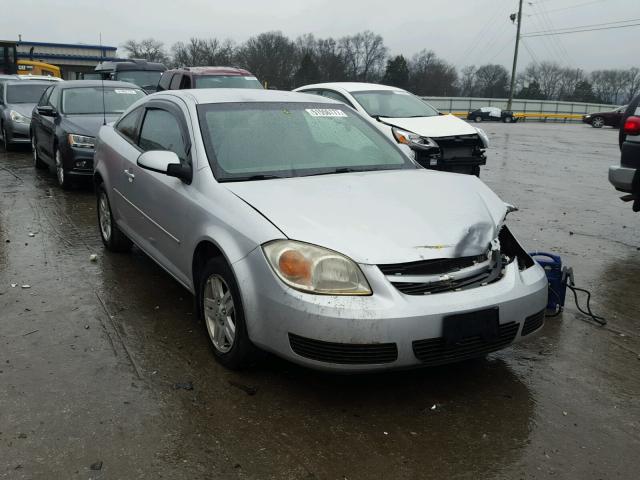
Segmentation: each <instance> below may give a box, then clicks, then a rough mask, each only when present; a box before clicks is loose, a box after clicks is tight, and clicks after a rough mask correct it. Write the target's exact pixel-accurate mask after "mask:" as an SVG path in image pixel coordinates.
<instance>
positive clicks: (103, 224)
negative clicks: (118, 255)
mask: <svg viewBox="0 0 640 480" xmlns="http://www.w3.org/2000/svg"><path fill="white" fill-rule="evenodd" d="M97 197H98V205H97V207H98V208H97V211H98V227H99V229H100V237H101V238H102V243H104V246H105V247H106V248H107V250H109V251H111V252H128V251H129V250H131V245H132V243H131V240H129V239H128V238H127V236H126V235H125V234H124V233H122V231H121V230H120V229H119V228H118V225H116V222H115V221H114V219H113V214H112V213H111V204H110V203H109V197H108V195H107V190H106V189H105V188H104V183H101V184H100V186H99V187H98V190H97Z"/></svg>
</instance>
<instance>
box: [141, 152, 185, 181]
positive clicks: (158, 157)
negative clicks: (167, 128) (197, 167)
mask: <svg viewBox="0 0 640 480" xmlns="http://www.w3.org/2000/svg"><path fill="white" fill-rule="evenodd" d="M138 166H140V167H142V168H144V169H147V170H151V171H152V172H157V173H163V174H165V175H168V176H170V177H176V178H179V179H181V180H184V181H185V182H187V183H189V182H191V175H192V171H191V167H190V166H189V165H183V164H182V163H180V159H179V158H178V155H176V154H175V153H174V152H170V151H168V150H150V151H148V152H144V153H142V154H141V155H140V156H139V157H138Z"/></svg>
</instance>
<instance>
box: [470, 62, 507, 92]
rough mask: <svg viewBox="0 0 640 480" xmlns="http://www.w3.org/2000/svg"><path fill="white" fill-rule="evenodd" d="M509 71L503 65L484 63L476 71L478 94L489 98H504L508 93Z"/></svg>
mask: <svg viewBox="0 0 640 480" xmlns="http://www.w3.org/2000/svg"><path fill="white" fill-rule="evenodd" d="M508 84H509V72H507V69H506V68H504V67H503V66H502V65H494V64H487V65H482V66H481V67H479V68H478V70H477V71H476V84H475V85H476V89H477V90H476V94H477V95H478V96H481V97H488V98H504V97H505V96H506V95H507V85H508Z"/></svg>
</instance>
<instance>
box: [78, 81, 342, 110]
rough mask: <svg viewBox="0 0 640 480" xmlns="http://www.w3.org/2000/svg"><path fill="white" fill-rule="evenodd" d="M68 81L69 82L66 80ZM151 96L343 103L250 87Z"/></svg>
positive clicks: (197, 100) (216, 100)
mask: <svg viewBox="0 0 640 480" xmlns="http://www.w3.org/2000/svg"><path fill="white" fill-rule="evenodd" d="M68 83H70V82H68ZM151 96H152V97H156V98H160V97H164V96H174V97H179V98H183V99H185V100H191V101H193V102H195V103H196V104H204V103H238V102H256V103H260V102H291V103H327V104H332V105H334V104H335V105H343V104H342V103H341V102H338V101H336V100H332V99H330V98H325V97H321V96H319V95H312V94H308V93H297V92H287V91H284V90H259V89H252V88H192V89H186V90H166V91H163V92H158V93H154V94H152V95H151Z"/></svg>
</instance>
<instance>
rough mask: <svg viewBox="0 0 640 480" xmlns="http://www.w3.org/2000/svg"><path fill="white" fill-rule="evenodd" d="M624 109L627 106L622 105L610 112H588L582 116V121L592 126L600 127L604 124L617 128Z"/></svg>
mask: <svg viewBox="0 0 640 480" xmlns="http://www.w3.org/2000/svg"><path fill="white" fill-rule="evenodd" d="M626 109H627V106H626V105H623V106H622V107H618V108H616V109H615V110H613V111H611V112H598V113H588V114H587V115H584V116H583V117H582V122H583V123H588V124H589V125H591V126H592V127H593V128H602V127H604V126H605V125H606V126H608V127H614V128H618V127H619V126H620V121H621V120H622V117H623V116H624V111H625V110H626Z"/></svg>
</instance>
